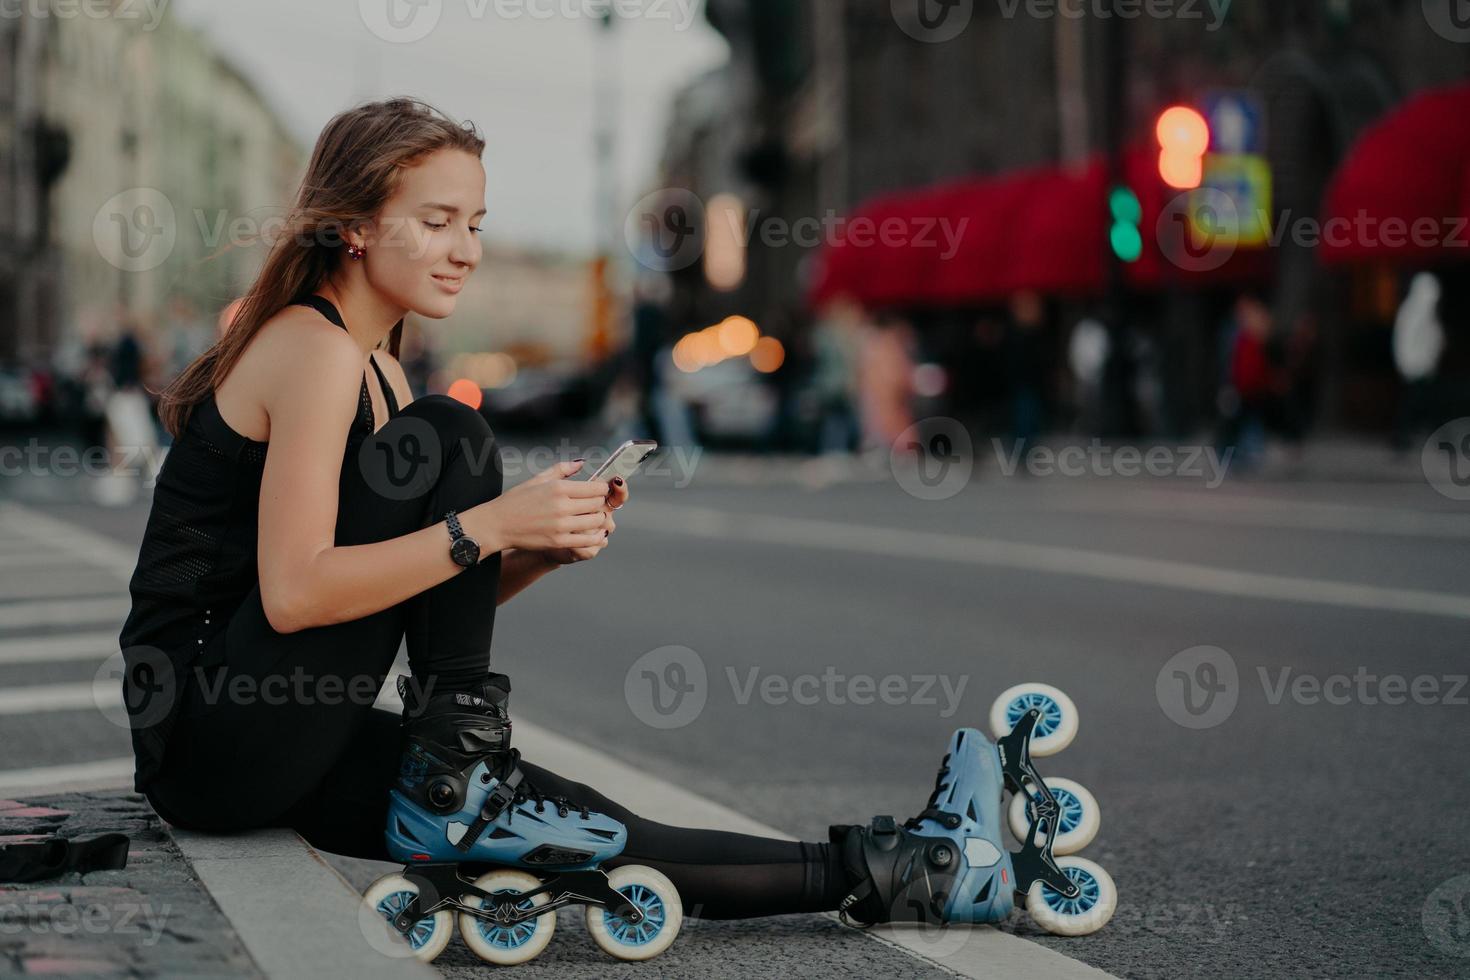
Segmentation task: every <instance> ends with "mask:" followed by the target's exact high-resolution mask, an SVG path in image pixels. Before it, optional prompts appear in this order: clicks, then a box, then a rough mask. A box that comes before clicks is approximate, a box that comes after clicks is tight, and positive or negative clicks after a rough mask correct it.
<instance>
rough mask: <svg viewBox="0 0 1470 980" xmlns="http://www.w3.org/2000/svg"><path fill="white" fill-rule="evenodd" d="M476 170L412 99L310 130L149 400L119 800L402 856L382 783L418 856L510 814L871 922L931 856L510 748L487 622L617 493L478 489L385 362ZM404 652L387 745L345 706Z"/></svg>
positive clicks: (431, 417)
mask: <svg viewBox="0 0 1470 980" xmlns="http://www.w3.org/2000/svg"><path fill="white" fill-rule="evenodd" d="M483 149H484V142H483V140H482V139H481V138H480V137H479V135H478V134H477V133H476V131H475V129H474V127H473V126H471V125H461V124H457V123H454V122H452V121H450V120H448V119H446V118H444V117H443V116H441V115H439V114H438V113H437V112H435V111H434V110H432V109H431V108H430V107H428V106H426V105H424V104H423V103H420V102H417V101H414V100H407V99H395V100H391V101H386V102H379V103H373V104H368V105H363V106H360V107H358V108H356V109H353V110H351V111H348V112H345V113H342V114H341V115H339V116H337V117H336V118H334V119H333V120H332V121H331V122H330V123H329V124H328V125H327V127H326V129H325V130H324V131H323V133H322V134H321V137H320V139H319V140H318V142H317V145H316V147H315V150H314V152H313V154H312V157H311V161H310V164H309V166H308V170H307V173H306V175H305V179H304V181H303V183H302V185H301V189H300V192H299V196H298V198H297V200H296V202H295V205H294V207H293V208H292V210H291V213H290V217H289V220H288V223H287V228H288V234H286V235H284V236H282V238H281V240H280V241H279V242H277V243H276V244H275V245H274V246H273V247H272V249H271V251H270V253H269V255H268V257H267V259H266V261H265V264H264V266H263V268H262V269H261V272H260V275H259V277H258V279H257V280H256V282H255V283H254V285H253V287H252V288H251V290H250V291H249V293H248V295H247V296H246V297H245V300H244V302H243V303H242V304H241V306H240V309H239V310H238V312H237V313H236V314H235V315H234V316H233V318H232V321H231V325H230V328H229V330H228V331H227V332H225V333H223V335H222V336H221V337H220V339H219V340H218V341H217V342H216V344H215V345H214V346H213V347H212V348H210V350H208V351H207V352H206V353H205V354H204V355H202V356H201V357H200V358H199V359H198V360H197V361H196V362H195V363H193V364H192V365H190V366H189V367H188V369H186V370H185V371H184V373H183V374H182V375H181V376H180V377H179V378H178V379H177V380H176V381H175V382H174V383H173V384H172V385H171V386H170V387H169V388H168V389H167V390H166V391H165V392H164V396H163V400H162V403H161V405H162V414H163V418H164V422H165V424H166V426H167V428H168V429H169V431H170V432H171V433H172V434H173V435H174V437H175V441H174V444H173V447H172V449H171V451H170V453H169V454H168V456H167V459H166V462H165V465H164V466H163V468H162V471H161V473H160V475H159V478H158V481H157V484H156V490H155V493H154V499H153V507H152V512H151V514H150V516H149V520H148V524H147V530H146V535H145V538H144V542H143V545H142V549H141V553H140V555H139V559H138V565H137V569H136V571H135V572H134V574H133V577H132V580H131V583H130V590H131V593H132V598H133V607H132V612H131V614H130V615H129V617H128V619H127V622H126V624H125V625H124V627H123V630H122V633H121V636H120V640H121V644H122V646H123V648H124V656H125V658H126V661H127V668H128V669H127V671H126V676H125V686H126V688H127V691H126V694H127V703H128V705H129V707H130V711H131V712H132V721H133V723H134V727H133V741H134V749H135V753H136V756H137V775H136V787H137V789H138V791H140V792H142V793H145V794H146V795H147V797H148V799H149V801H150V802H151V803H152V805H153V806H154V807H155V808H156V810H157V811H158V813H159V814H161V815H162V816H163V817H164V818H165V819H166V820H168V821H169V822H170V823H172V824H174V825H176V826H180V827H185V828H194V829H199V830H205V831H230V830H239V829H245V828H255V827H268V826H285V827H291V828H294V829H296V830H297V831H298V832H300V833H301V834H302V836H303V837H305V838H306V839H307V840H308V841H310V842H311V843H312V844H314V845H316V846H318V847H320V848H323V849H325V850H328V851H332V852H336V853H339V854H346V855H352V856H356V857H363V858H375V859H379V860H394V859H398V860H403V859H404V858H403V855H402V854H401V853H396V854H395V853H390V851H393V850H401V847H400V848H390V847H389V846H388V843H387V838H388V837H389V830H390V828H389V826H388V824H389V821H388V815H389V812H390V791H391V790H393V789H395V788H396V789H397V790H398V791H399V793H398V795H399V796H401V797H402V798H403V799H404V800H405V801H407V802H405V803H403V805H404V806H406V807H408V808H410V809H411V810H412V813H410V814H409V816H408V819H409V820H410V822H412V821H413V820H422V821H423V822H424V825H425V826H429V827H431V828H432V832H433V833H437V834H438V835H439V837H440V841H439V844H440V846H442V845H443V838H444V835H446V834H447V835H448V836H449V839H450V840H451V841H457V840H460V839H462V838H463V835H464V834H466V833H469V834H472V835H487V834H488V836H489V837H494V836H496V835H499V834H502V833H504V834H511V833H515V832H518V831H522V830H524V829H525V827H526V820H527V816H519V817H515V818H514V819H519V820H521V823H520V824H519V825H517V824H515V823H513V822H512V823H503V821H506V820H507V819H510V814H511V811H512V810H515V811H516V812H517V813H521V814H527V815H528V814H531V813H536V814H544V816H543V817H540V818H536V817H530V819H531V820H533V821H537V822H543V823H544V825H545V826H546V827H548V828H552V829H557V828H560V829H562V830H565V831H566V832H568V833H571V832H574V831H577V830H578V829H581V830H583V831H584V832H586V833H588V834H601V835H603V836H604V837H605V838H606V839H607V840H614V839H616V840H622V841H623V844H624V846H623V847H622V850H621V853H620V854H619V855H617V857H615V858H614V859H612V860H610V861H608V862H607V866H608V867H618V866H620V865H624V864H631V863H637V864H643V865H647V866H651V867H653V868H655V869H657V870H659V871H661V872H663V873H664V874H665V875H667V877H668V878H669V879H670V880H671V881H672V882H673V883H674V885H675V886H676V887H677V889H678V892H679V896H680V898H681V900H682V903H683V905H684V907H685V908H686V909H687V910H688V911H689V912H690V913H691V914H695V915H701V916H705V917H712V918H722V917H725V918H728V917H746V916H757V915H774V914H778V913H789V912H803V911H819V910H829V909H836V908H838V907H839V905H841V904H843V902H844V898H847V897H849V896H850V895H853V894H855V895H856V898H851V899H849V901H848V902H847V905H848V910H849V911H850V912H852V913H853V914H854V915H855V916H857V917H860V918H861V919H862V920H863V921H882V920H887V919H888V918H890V917H891V915H892V914H894V913H893V911H892V907H893V905H894V904H900V905H903V902H902V901H901V900H900V899H899V898H898V893H899V890H900V888H901V886H902V885H903V883H905V882H907V881H908V880H909V877H910V876H912V875H913V874H914V873H915V872H916V871H918V870H926V869H927V870H928V871H933V873H934V874H935V875H936V876H937V875H940V874H942V873H947V874H950V875H952V874H953V873H954V871H955V870H956V865H955V863H954V861H953V854H948V855H945V854H938V855H935V854H932V853H931V852H932V851H933V847H931V846H927V845H928V844H932V841H927V840H926V839H921V838H913V839H910V836H909V835H908V832H907V830H899V831H894V830H893V828H892V826H891V823H892V822H891V821H889V827H888V830H887V836H885V837H883V839H882V840H881V841H879V842H875V840H874V835H873V834H872V833H870V831H869V828H867V827H856V828H854V827H848V826H834V827H833V828H832V829H831V831H830V833H829V840H828V841H826V842H810V843H804V842H791V841H781V840H769V839H763V838H759V837H753V836H747V835H741V834H733V833H723V832H717V831H711V830H693V829H686V828H680V827H671V826H666V825H664V824H660V823H656V822H654V821H652V820H648V819H645V818H643V817H640V816H638V815H637V814H635V813H632V812H631V811H629V810H628V809H627V808H626V807H623V806H620V805H618V804H617V803H614V802H613V801H612V800H610V799H608V798H607V797H605V796H603V795H602V794H601V793H599V792H597V791H596V790H594V789H591V788H590V787H588V786H585V785H583V784H581V783H576V782H572V781H570V780H568V779H565V778H563V777H561V776H558V775H557V774H555V773H553V772H549V771H547V770H546V769H544V768H542V767H540V766H536V765H534V764H532V763H531V762H529V761H525V760H522V759H520V758H519V753H518V752H517V751H516V750H514V749H511V748H510V746H509V734H510V726H509V721H508V718H507V716H506V702H507V695H508V693H509V691H510V684H509V680H508V678H507V677H506V676H505V675H504V674H498V673H492V672H491V671H490V650H491V637H492V632H493V629H494V625H495V616H496V607H497V606H498V605H500V604H501V603H504V602H506V601H507V600H509V599H510V598H511V597H513V596H514V595H516V594H517V593H518V592H520V591H521V590H523V589H525V588H526V587H528V586H530V585H531V584H532V583H534V582H536V581H537V580H538V579H540V578H541V577H542V576H544V575H547V574H555V573H556V570H557V569H559V568H561V567H563V566H565V565H569V564H573V563H576V562H582V561H589V560H592V559H595V558H596V557H598V556H599V555H600V554H601V552H602V550H603V549H604V548H605V547H606V546H607V543H608V541H609V540H610V536H611V534H612V532H613V531H614V530H615V527H616V524H615V521H614V519H613V512H614V511H616V510H617V509H618V508H619V507H621V506H623V505H624V504H625V503H626V502H627V500H628V489H627V487H626V486H623V485H621V482H620V481H614V482H615V483H617V485H612V486H610V485H608V484H606V483H602V482H600V481H597V482H592V481H586V480H573V479H569V478H570V477H571V476H572V475H573V474H574V473H576V472H577V470H578V469H579V468H580V466H581V464H582V461H581V460H575V461H571V462H568V463H562V464H558V465H556V466H554V467H552V468H551V469H550V470H548V471H546V472H544V473H541V474H538V475H537V476H535V477H533V478H532V479H531V480H529V481H527V482H525V483H523V484H521V485H519V486H517V487H514V488H513V489H510V490H505V491H504V492H502V491H503V487H502V474H501V471H500V467H499V459H498V456H497V454H496V450H495V442H494V437H493V436H492V434H491V432H490V429H489V427H488V426H487V425H486V423H485V421H484V419H483V418H482V417H481V416H480V415H479V413H478V412H476V411H475V410H473V409H471V408H469V407H467V406H465V405H463V404H461V403H459V402H457V401H454V400H452V399H450V398H448V397H447V396H444V395H430V396H427V397H423V398H415V397H414V396H413V393H412V392H411V391H410V390H409V387H408V384H407V381H406V380H405V378H404V374H403V371H402V369H401V368H400V367H399V364H398V362H397V360H396V358H395V355H396V353H397V350H398V340H399V333H400V329H401V321H402V318H403V316H404V315H405V313H407V312H408V311H413V312H416V313H418V314H420V315H422V316H425V317H428V318H431V319H440V318H443V317H447V316H449V315H450V314H451V313H452V312H453V311H454V308H455V301H456V300H455V297H456V294H457V293H458V292H459V291H460V289H461V288H462V287H463V284H464V281H465V279H466V278H467V277H468V276H469V275H470V274H471V273H472V272H473V271H474V270H475V267H476V266H477V265H478V263H479V261H480V257H481V245H480V241H479V238H478V233H479V231H480V229H479V227H478V225H479V222H480V221H481V219H482V218H483V217H484V215H485V207H484V196H485V172H484V169H483V167H482V165H481V163H480V154H481V152H482V151H483ZM385 340H386V341H387V344H386V349H385V347H384V342H385ZM405 637H406V639H407V647H408V657H409V665H410V669H411V673H412V677H411V678H410V679H409V682H408V683H407V684H402V683H400V685H399V688H400V693H401V694H402V696H403V699H404V716H403V720H402V724H400V719H399V717H398V716H397V715H395V714H393V713H390V712H388V711H383V710H380V709H377V708H375V707H374V706H373V705H374V701H375V699H376V696H377V695H378V693H379V690H380V688H381V686H382V684H383V683H384V681H385V679H386V676H387V672H388V670H389V669H390V667H391V666H392V664H393V662H394V658H395V656H396V654H397V651H398V648H399V645H400V643H401V642H402V641H403V640H404V638H405ZM946 761H947V762H948V761H949V759H948V757H947V758H946ZM477 766H479V767H483V768H476V767H477ZM946 772H947V770H945V769H941V779H940V783H941V788H943V787H944V786H945V785H946V781H945V773H946ZM476 773H478V774H479V776H480V779H481V780H482V781H483V782H484V783H486V784H487V785H489V784H493V785H495V786H497V787H504V788H505V793H506V796H507V797H508V798H507V799H506V800H505V801H504V804H505V810H504V812H503V813H502V815H501V816H500V818H499V819H498V820H497V821H496V822H495V824H494V826H493V827H486V826H481V827H473V828H468V829H466V828H465V827H464V826H463V825H462V824H461V825H459V827H458V829H455V825H453V824H452V823H449V822H448V817H447V816H446V814H449V815H452V813H453V811H454V809H455V806H456V805H457V804H458V803H461V802H462V801H463V799H464V798H465V793H466V784H467V782H468V781H469V779H471V778H473V776H474V774H476ZM482 792H483V791H482ZM938 792H939V790H938V789H936V793H938ZM950 792H951V793H952V792H953V790H952V789H951V790H950ZM986 793H988V794H989V795H990V796H991V798H992V802H991V804H990V806H991V807H994V806H996V805H998V797H999V794H998V792H997V791H996V790H995V789H994V788H989V789H987V790H986V791H984V792H982V793H981V795H982V796H983V795H985V794H986ZM936 799H937V797H936ZM934 802H935V801H934V800H933V799H931V806H930V808H929V809H927V810H926V811H925V814H926V815H932V813H934V812H937V811H934V808H933V805H934ZM532 804H534V809H530V807H531V805H532ZM522 805H524V807H523V808H521V809H516V808H517V807H521V806H522ZM961 809H963V807H961ZM435 821H437V823H435ZM394 825H395V828H396V829H393V830H392V831H391V833H392V834H400V833H404V832H406V831H405V830H404V827H403V821H402V820H399V819H397V818H395V820H394ZM619 825H621V828H625V829H626V834H625V837H624V835H623V831H622V829H620V827H619ZM487 839H488V837H487ZM398 843H399V844H400V845H402V843H403V842H402V841H401V840H399V841H398ZM896 843H897V844H898V845H900V846H897V848H896V849H895V844H896ZM879 851H881V852H882V853H881V854H879ZM905 854H907V855H909V857H908V858H907V859H906V861H904V862H900V861H899V858H900V857H901V856H902V855H905ZM941 858H945V859H948V860H949V863H948V864H947V865H942V864H937V863H934V862H935V861H937V860H939V859H941ZM900 865H901V872H900ZM870 866H871V867H877V868H880V869H884V870H883V873H882V874H880V875H879V876H878V878H879V880H877V881H875V880H874V878H873V876H872V875H871V874H870V872H869V867H870ZM900 879H902V881H900ZM935 880H938V878H937V877H936V879H935ZM924 881H925V884H926V885H928V884H929V878H928V877H927V871H926V877H925V879H924ZM931 898H932V896H931ZM931 904H932V902H931Z"/></svg>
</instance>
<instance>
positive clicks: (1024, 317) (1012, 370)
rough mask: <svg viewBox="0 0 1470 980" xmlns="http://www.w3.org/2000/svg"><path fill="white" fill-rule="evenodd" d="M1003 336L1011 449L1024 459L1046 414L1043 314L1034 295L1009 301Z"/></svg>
mask: <svg viewBox="0 0 1470 980" xmlns="http://www.w3.org/2000/svg"><path fill="white" fill-rule="evenodd" d="M1010 308H1011V322H1010V329H1009V330H1008V331H1007V333H1006V340H1005V352H1006V356H1005V362H1006V384H1007V385H1008V387H1009V394H1010V398H1009V401H1010V435H1011V448H1012V450H1013V451H1014V452H1016V453H1018V454H1021V455H1024V454H1025V453H1026V452H1027V451H1028V450H1029V449H1030V448H1031V446H1032V444H1034V443H1035V441H1036V439H1037V437H1038V436H1039V435H1040V434H1041V430H1042V426H1043V425H1044V421H1043V419H1044V414H1045V410H1046V400H1045V392H1046V349H1045V345H1046V335H1045V330H1044V328H1045V325H1046V319H1045V316H1046V313H1045V306H1044V304H1043V303H1042V299H1041V297H1040V296H1039V295H1037V294H1036V293H1034V292H1030V291H1026V292H1020V293H1016V294H1015V295H1014V296H1012V297H1011V303H1010Z"/></svg>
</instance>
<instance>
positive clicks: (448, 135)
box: [158, 98, 485, 438]
mask: <svg viewBox="0 0 1470 980" xmlns="http://www.w3.org/2000/svg"><path fill="white" fill-rule="evenodd" d="M442 149H456V150H464V151H466V152H469V153H473V154H474V155H475V156H476V157H479V156H480V154H481V153H482V152H484V149H485V141H484V139H482V138H481V137H480V134H479V132H478V131H477V130H476V129H475V125H474V123H470V122H465V123H459V122H456V121H455V120H453V119H450V118H449V117H448V116H446V115H444V114H443V113H442V112H440V111H439V110H438V109H435V108H434V107H433V106H430V105H429V104H427V103H425V102H422V101H420V100H418V99H411V98H396V99H388V100H385V101H382V102H369V103H366V104H363V105H359V106H357V107H355V108H353V109H349V110H347V111H346V112H343V113H339V114H338V115H336V116H335V117H333V118H332V121H331V122H329V123H327V125H326V128H325V129H323V130H322V133H321V136H319V137H317V141H316V148H315V149H313V150H312V153H311V162H310V163H309V164H307V168H306V175H305V176H304V177H303V178H302V181H301V189H300V190H299V191H298V192H297V196H296V203H295V204H294V205H293V206H292V208H291V211H290V213H289V214H288V215H287V217H286V220H285V222H284V226H283V230H282V232H281V234H280V237H279V238H278V239H277V240H276V241H275V242H274V244H272V245H271V249H270V253H269V255H267V256H266V260H265V264H264V265H263V266H262V267H261V270H260V274H259V275H258V276H256V278H255V282H254V283H253V284H252V285H251V287H250V291H249V292H248V293H247V294H246V295H245V297H244V301H243V302H242V303H241V304H240V309H239V312H238V313H236V314H235V317H234V320H233V321H232V323H231V325H230V327H229V329H228V330H226V331H225V333H224V336H222V337H220V338H219V339H218V340H216V341H215V342H214V344H213V346H211V347H210V348H209V349H208V350H206V351H205V352H204V353H203V354H201V355H199V357H198V358H196V359H195V360H194V362H193V363H192V364H190V365H189V366H188V367H187V368H185V369H184V370H183V372H182V373H181V374H180V375H179V376H178V377H177V378H176V379H174V381H173V383H172V384H170V385H169V386H168V387H167V388H165V389H164V390H163V392H162V394H161V395H160V397H159V406H158V414H159V418H160V419H161V421H162V422H163V425H164V428H166V429H167V430H168V432H169V434H170V435H172V436H173V437H175V438H177V437H178V436H179V435H180V433H182V432H183V431H184V427H185V426H186V425H187V424H188V421H189V415H190V413H191V412H192V411H193V409H194V406H195V405H197V404H199V403H200V402H201V401H203V400H204V399H205V398H207V397H208V396H209V394H210V392H212V391H214V389H215V386H216V385H218V384H219V383H220V382H221V381H223V380H224V379H225V376H226V375H228V374H229V372H230V369H231V368H232V367H234V366H235V362H236V361H238V360H239V359H240V355H241V354H243V353H244V351H245V348H246V346H247V345H248V344H249V343H250V341H251V339H252V338H253V337H254V336H255V335H256V333H257V332H259V330H260V328H261V327H262V326H264V325H265V323H266V321H267V320H269V319H270V318H271V317H272V316H274V315H275V314H276V313H278V312H280V310H282V309H283V308H285V307H286V306H288V305H289V304H291V303H292V302H294V301H296V300H298V299H301V298H303V297H305V296H308V295H310V294H311V293H312V292H314V291H315V290H316V289H317V288H318V287H319V286H320V285H321V284H322V282H323V281H324V280H325V279H326V278H327V277H328V276H329V275H331V273H332V271H333V270H334V269H335V268H336V267H337V264H338V263H339V262H341V261H342V258H343V256H344V255H345V254H346V247H345V241H344V231H345V230H346V229H348V228H352V227H354V226H357V225H360V224H362V223H364V222H367V221H370V220H371V219H372V218H373V217H374V216H375V215H377V214H378V213H379V212H380V211H381V210H382V208H383V205H384V204H385V203H386V202H387V200H388V199H389V198H390V197H391V196H392V195H393V192H394V190H395V189H396V187H397V184H398V174H399V172H400V171H401V170H402V169H404V168H405V167H410V166H412V165H413V164H414V163H416V162H418V160H419V159H420V158H422V157H424V156H425V155H427V154H429V153H433V152H435V151H436V150H442ZM402 334H403V321H402V320H400V321H399V322H398V324H397V325H396V326H394V327H393V329H392V330H391V331H390V332H389V334H388V337H387V346H388V352H389V353H390V354H392V355H393V356H394V357H397V356H398V349H399V345H400V343H401V340H402Z"/></svg>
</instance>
